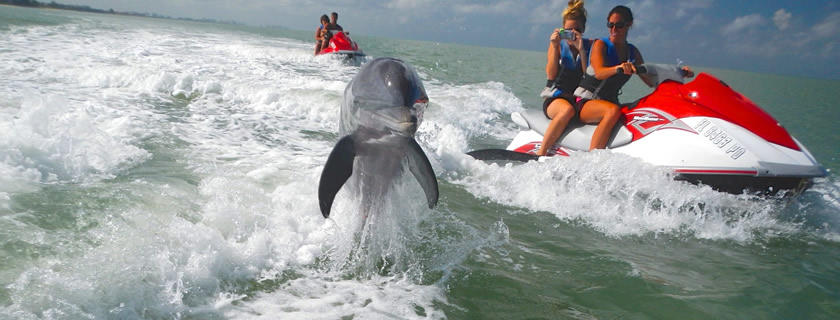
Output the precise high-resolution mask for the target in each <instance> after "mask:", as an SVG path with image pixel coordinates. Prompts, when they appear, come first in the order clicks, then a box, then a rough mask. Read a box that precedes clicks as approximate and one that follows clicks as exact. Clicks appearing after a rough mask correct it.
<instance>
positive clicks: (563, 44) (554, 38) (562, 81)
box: [537, 0, 592, 156]
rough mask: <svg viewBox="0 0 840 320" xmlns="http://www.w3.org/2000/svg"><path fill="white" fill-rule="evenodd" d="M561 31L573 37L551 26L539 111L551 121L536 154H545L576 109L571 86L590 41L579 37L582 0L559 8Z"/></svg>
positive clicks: (583, 13) (583, 64)
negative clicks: (567, 35)
mask: <svg viewBox="0 0 840 320" xmlns="http://www.w3.org/2000/svg"><path fill="white" fill-rule="evenodd" d="M563 29H564V30H563V31H564V32H572V34H573V35H574V40H570V39H567V38H562V39H561V34H560V32H561V30H560V29H554V32H552V33H551V36H550V38H549V42H548V52H547V54H546V56H547V60H548V61H547V62H546V65H545V74H546V78H547V79H548V80H547V81H546V88H545V90H543V93H542V94H540V95H541V96H543V97H544V98H545V100H543V114H545V116H546V117H547V118H548V119H551V122H550V123H549V125H548V128H547V129H546V131H545V135H544V136H543V142H542V144H541V145H540V149H539V150H538V151H537V155H538V156H543V155H545V154H546V152H547V151H548V149H549V148H551V147H552V146H553V145H554V143H555V142H556V141H557V138H559V137H560V135H561V134H562V133H563V130H564V129H565V128H566V125H568V124H569V121H571V120H572V118H573V117H575V116H576V115H577V113H578V112H579V111H580V110H579V109H577V107H576V104H575V97H574V94H573V92H574V90H575V88H577V86H578V84H579V82H580V80H581V78H582V77H583V71H584V70H586V67H587V63H588V55H589V54H588V51H589V47H590V46H591V45H592V41H591V40H589V39H584V38H583V32H584V31H586V9H584V8H583V0H571V1H569V5H568V7H566V9H565V10H563Z"/></svg>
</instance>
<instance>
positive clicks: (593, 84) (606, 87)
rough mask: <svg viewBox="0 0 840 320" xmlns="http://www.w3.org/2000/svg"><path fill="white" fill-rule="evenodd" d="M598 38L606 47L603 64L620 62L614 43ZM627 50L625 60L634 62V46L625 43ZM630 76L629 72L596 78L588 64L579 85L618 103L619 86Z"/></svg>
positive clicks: (612, 64) (611, 64) (597, 95)
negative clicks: (600, 78) (601, 78)
mask: <svg viewBox="0 0 840 320" xmlns="http://www.w3.org/2000/svg"><path fill="white" fill-rule="evenodd" d="M600 40H601V41H603V42H604V44H605V45H606V49H607V55H606V56H605V57H604V58H606V61H604V64H605V65H604V66H605V67H613V66H617V65H619V64H621V62H622V60H621V59H620V58H619V57H618V52H617V51H616V50H615V44H613V43H612V42H610V39H609V38H601V39H600ZM627 50H628V52H627V61H628V62H631V63H633V62H635V61H636V57H635V56H636V47H635V46H633V45H632V44H630V43H627ZM630 76H631V75H629V74H624V73H619V74H615V75H613V76H611V77H609V78H606V79H604V80H598V78H595V68H593V67H592V65H591V64H590V65H589V67H588V68H586V74H584V75H583V80H581V81H580V87H581V88H584V89H586V90H587V91H589V92H591V93H593V94H595V96H596V97H598V98H599V99H604V100H607V101H610V102H612V103H615V104H618V93H619V91H621V87H622V86H624V84H625V83H627V81H628V80H630Z"/></svg>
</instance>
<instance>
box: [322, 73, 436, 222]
mask: <svg viewBox="0 0 840 320" xmlns="http://www.w3.org/2000/svg"><path fill="white" fill-rule="evenodd" d="M428 101H429V98H428V96H427V95H426V90H425V89H424V88H423V84H422V82H421V81H420V78H419V77H418V76H417V73H416V72H415V71H414V69H413V68H411V66H409V65H408V64H406V63H404V62H403V61H400V60H397V59H394V58H377V59H375V60H373V61H371V62H369V63H368V64H366V65H364V66H363V67H362V69H361V70H359V73H358V74H356V76H355V77H353V80H351V81H350V83H349V84H348V85H347V88H346V89H345V90H344V101H343V102H342V104H341V118H340V119H339V135H340V136H341V137H342V138H341V139H340V140H339V141H338V143H336V145H335V147H334V148H333V150H332V152H330V155H329V157H328V158H327V163H326V165H324V171H322V172H321V180H320V182H319V185H318V202H319V204H320V206H321V214H323V215H324V218H327V217H329V216H330V210H331V207H332V203H333V200H335V195H336V193H338V191H339V190H340V189H341V187H342V186H343V185H344V183H345V182H346V181H347V180H348V179H349V178H350V177H351V176H353V175H354V174H355V177H356V179H355V181H354V183H353V185H354V188H355V189H356V190H358V191H359V192H360V193H361V196H362V203H363V204H366V205H369V204H370V201H378V200H379V199H381V197H382V196H383V195H385V194H386V193H387V192H388V191H389V189H390V187H391V186H392V185H393V184H394V180H395V179H396V178H398V177H400V176H401V175H402V173H403V172H404V171H405V168H406V167H407V168H408V169H409V171H411V173H412V174H413V175H414V177H415V178H416V179H417V181H418V182H419V183H420V186H421V187H422V188H423V192H424V193H425V194H426V200H427V202H428V205H429V208H432V207H434V206H435V205H436V204H437V200H438V184H437V179H436V178H435V172H434V170H433V169H432V165H431V163H429V159H428V158H427V157H426V154H425V153H423V149H421V148H420V145H419V144H417V141H415V140H414V133H415V132H416V131H417V127H418V126H419V125H420V122H421V121H422V119H423V111H424V110H425V108H426V105H427V104H428Z"/></svg>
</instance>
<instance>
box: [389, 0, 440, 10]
mask: <svg viewBox="0 0 840 320" xmlns="http://www.w3.org/2000/svg"><path fill="white" fill-rule="evenodd" d="M433 2H434V0H391V1H390V2H388V3H386V4H385V7H386V8H391V9H415V8H421V7H425V6H428V5H430V4H432V3H433Z"/></svg>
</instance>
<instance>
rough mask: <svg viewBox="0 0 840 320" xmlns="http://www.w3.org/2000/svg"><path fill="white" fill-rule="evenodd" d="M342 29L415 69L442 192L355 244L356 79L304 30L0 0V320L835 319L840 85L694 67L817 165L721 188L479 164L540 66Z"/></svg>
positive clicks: (640, 91)
mask: <svg viewBox="0 0 840 320" xmlns="http://www.w3.org/2000/svg"><path fill="white" fill-rule="evenodd" d="M347 27H348V30H350V31H351V35H352V36H353V39H354V40H355V41H357V42H358V43H359V44H360V46H361V47H362V48H363V49H364V50H365V52H366V53H367V54H368V56H370V57H379V56H392V57H397V58H400V59H403V60H404V61H406V62H408V63H410V64H412V65H413V66H414V67H415V68H416V69H417V70H418V72H419V73H420V74H421V77H422V78H423V81H424V85H425V87H426V91H427V92H428V94H429V97H430V100H431V105H430V107H429V110H427V112H426V115H425V118H424V122H423V124H422V125H421V127H420V129H419V131H418V137H417V138H418V141H419V143H420V144H421V146H422V147H423V148H424V149H425V150H426V152H427V154H428V155H429V158H430V160H431V161H432V164H433V167H434V169H435V172H436V173H437V177H438V181H439V184H440V194H441V198H440V203H439V204H438V206H437V207H436V208H435V209H431V210H429V209H427V208H425V205H424V203H423V202H424V199H423V197H422V196H421V195H420V193H419V192H421V191H418V189H419V187H418V186H416V184H414V183H413V181H412V180H411V179H404V181H403V183H401V184H400V185H398V186H397V189H396V190H397V191H396V192H395V195H394V197H393V199H389V201H386V203H385V204H383V205H382V207H381V210H380V211H379V213H378V214H377V215H376V217H373V218H371V220H370V223H371V224H370V225H368V227H367V229H365V230H366V231H358V230H355V229H354V228H353V227H352V226H353V224H354V223H355V222H357V221H356V220H354V219H355V218H354V216H355V215H354V214H355V213H356V212H355V211H354V208H355V206H354V203H356V201H358V200H357V199H352V198H350V197H349V195H346V194H339V197H338V199H337V202H336V205H335V207H334V214H333V218H331V219H330V220H325V219H323V217H321V215H320V212H319V210H318V204H317V192H316V190H317V181H318V178H319V176H320V172H321V169H322V167H323V164H324V162H325V161H326V158H327V155H328V154H329V152H330V150H331V148H332V146H333V144H334V143H335V142H336V141H337V139H338V136H337V127H338V125H337V124H338V108H339V105H340V103H341V99H342V93H343V90H344V87H345V86H346V84H347V82H348V81H349V80H350V79H351V78H352V76H353V75H354V74H355V72H356V71H358V68H359V67H358V65H354V64H352V63H351V64H345V63H342V62H341V61H337V60H334V59H330V58H324V57H318V58H315V57H312V56H311V51H312V50H311V46H312V44H311V41H310V39H309V38H310V37H311V32H309V31H293V30H278V29H269V28H256V27H246V26H235V25H224V24H210V23H196V22H187V21H176V20H164V19H150V18H140V17H126V16H113V15H97V14H86V13H77V12H69V11H57V10H39V9H28V8H17V7H6V6H0V44H2V45H0V61H2V63H0V318H4V319H6V318H8V319H90V318H93V319H108V318H113V319H390V318H408V319H425V318H432V319H439V318H447V319H616V318H618V319H674V318H680V319H744V318H749V319H835V318H837V317H838V316H840V182H838V180H837V175H836V172H837V170H840V148H838V146H840V134H838V133H837V132H836V131H835V126H834V123H833V122H834V121H836V120H838V119H840V111H838V109H837V108H836V107H834V101H836V100H837V98H839V97H840V96H838V92H840V81H834V80H822V79H810V78H797V77H789V76H779V75H768V74H757V73H751V72H745V71H736V70H720V69H714V68H707V67H704V66H693V67H694V68H695V70H697V71H700V72H707V73H710V74H713V75H715V76H716V77H718V78H720V79H721V80H724V81H725V82H726V83H727V84H729V85H730V86H731V87H732V88H734V89H735V90H737V91H738V92H741V93H742V94H744V95H745V96H747V97H749V98H750V99H751V100H753V101H754V102H756V103H757V104H758V105H760V106H761V107H762V108H764V109H765V110H766V111H767V112H768V113H770V114H771V115H772V116H773V117H775V118H776V119H777V120H778V121H779V122H780V123H781V124H782V125H783V126H784V127H785V128H786V129H787V130H788V131H789V132H790V133H791V134H792V135H793V136H794V137H796V138H797V139H798V140H799V141H800V142H802V144H804V145H805V146H807V147H808V149H809V150H810V151H811V153H813V155H814V156H815V157H816V158H817V160H818V161H819V162H820V163H821V164H822V165H823V166H825V167H826V168H827V169H828V170H829V176H828V177H827V178H821V179H817V180H816V181H815V183H814V186H813V187H811V188H810V189H808V190H807V191H805V192H804V193H803V194H801V195H799V196H796V197H792V198H784V197H770V198H767V197H756V196H751V195H731V194H724V193H718V192H715V191H713V190H711V189H710V188H708V187H705V186H702V185H701V186H695V185H690V184H686V183H682V182H677V181H673V180H671V179H670V177H669V176H668V175H667V174H665V173H664V172H663V171H662V170H660V169H658V168H655V167H652V166H649V165H646V164H644V163H642V162H640V161H638V160H635V159H630V158H627V157H623V156H620V155H617V154H612V153H609V152H602V151H597V152H591V153H582V154H579V155H577V154H576V155H575V156H573V157H571V158H568V159H556V161H547V162H544V163H528V164H523V165H517V166H504V165H498V164H484V163H480V162H477V161H473V160H470V159H468V158H466V157H464V156H463V154H464V152H466V151H469V150H474V149H480V148H486V147H496V148H499V147H504V146H505V145H506V144H507V142H508V141H509V140H510V139H511V138H512V137H513V134H515V133H516V126H515V125H514V124H513V123H512V122H511V121H510V120H509V116H508V115H509V113H510V112H512V111H520V110H522V109H530V108H538V107H540V105H541V101H540V100H539V99H540V98H539V97H538V92H539V91H540V90H541V88H542V86H543V85H544V77H545V76H544V69H543V67H544V63H545V54H544V53H543V52H532V51H519V50H509V49H498V48H483V47H473V46H464V45H458V44H448V43H433V42H418V41H408V40H399V39H385V38H377V37H369V36H365V35H356V34H353V33H352V26H347ZM640 49H641V50H643V51H644V48H640ZM360 63H364V61H361V62H360ZM665 63H668V61H665ZM686 63H688V64H691V62H690V61H687V62H686ZM649 90H650V89H648V88H645V87H644V86H643V85H642V84H641V83H640V82H638V81H637V80H633V81H632V82H631V83H629V84H628V86H626V87H625V89H624V93H623V95H622V97H621V98H622V100H625V101H630V100H633V99H636V98H638V97H642V96H644V95H645V94H647V93H649V92H650V91H649ZM360 238H361V240H360ZM359 243H361V244H360V245H359Z"/></svg>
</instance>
